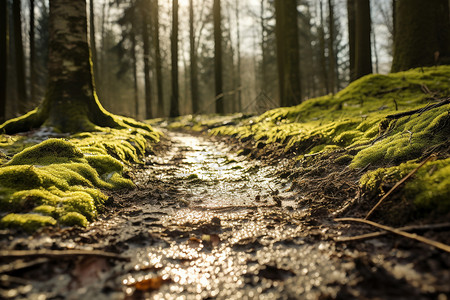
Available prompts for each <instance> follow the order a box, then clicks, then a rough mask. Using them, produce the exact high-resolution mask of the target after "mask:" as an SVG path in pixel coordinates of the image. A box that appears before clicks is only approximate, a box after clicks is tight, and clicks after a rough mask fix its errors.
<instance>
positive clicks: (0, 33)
mask: <svg viewBox="0 0 450 300" xmlns="http://www.w3.org/2000/svg"><path fill="white" fill-rule="evenodd" d="M7 3H8V2H7V1H3V0H2V1H0V123H3V122H4V121H5V120H6V78H7V76H8V74H7V73H8V68H7V62H8V4H7Z"/></svg>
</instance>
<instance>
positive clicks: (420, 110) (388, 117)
mask: <svg viewBox="0 0 450 300" xmlns="http://www.w3.org/2000/svg"><path fill="white" fill-rule="evenodd" d="M439 100H441V101H440V102H438V103H435V104H432V105H427V106H425V107H422V108H419V109H414V110H410V111H405V112H402V113H398V114H393V115H387V116H386V119H399V118H402V117H405V116H410V115H414V114H417V113H423V112H426V111H427V110H430V109H433V108H437V107H440V106H443V105H446V104H449V103H450V98H443V99H439Z"/></svg>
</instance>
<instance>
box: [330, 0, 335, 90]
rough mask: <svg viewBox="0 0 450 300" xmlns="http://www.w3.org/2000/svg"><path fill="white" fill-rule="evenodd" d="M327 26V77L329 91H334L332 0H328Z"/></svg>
mask: <svg viewBox="0 0 450 300" xmlns="http://www.w3.org/2000/svg"><path fill="white" fill-rule="evenodd" d="M328 14H329V15H328V28H329V33H330V36H329V38H328V59H329V64H330V68H329V74H328V75H329V78H330V91H331V93H335V92H336V51H335V49H334V41H335V39H336V34H335V26H334V5H333V2H332V0H328Z"/></svg>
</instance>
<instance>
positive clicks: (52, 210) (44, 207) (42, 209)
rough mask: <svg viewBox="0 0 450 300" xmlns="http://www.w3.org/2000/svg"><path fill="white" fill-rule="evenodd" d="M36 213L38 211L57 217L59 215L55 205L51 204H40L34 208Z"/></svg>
mask: <svg viewBox="0 0 450 300" xmlns="http://www.w3.org/2000/svg"><path fill="white" fill-rule="evenodd" d="M33 212H34V213H38V214H41V215H44V216H51V217H55V216H56V215H57V209H56V207H54V206H50V205H39V206H38V207H36V208H35V209H33Z"/></svg>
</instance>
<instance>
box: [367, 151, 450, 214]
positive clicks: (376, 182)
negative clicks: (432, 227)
mask: <svg viewBox="0 0 450 300" xmlns="http://www.w3.org/2000/svg"><path fill="white" fill-rule="evenodd" d="M417 166H418V163H415V162H413V161H410V162H406V163H402V164H400V165H399V166H395V167H390V168H379V169H377V170H375V171H372V172H369V173H367V174H365V175H364V176H363V177H362V178H361V180H360V185H361V187H362V189H363V190H364V192H365V193H367V194H369V195H372V196H376V195H378V194H381V193H382V192H383V190H384V188H383V187H384V186H388V187H389V186H393V185H394V184H395V183H396V182H398V181H399V180H400V179H402V178H403V177H405V176H406V175H407V174H408V173H409V172H411V171H412V170H414V169H415V168H417ZM448 178H450V159H444V160H438V161H434V162H428V163H426V164H425V165H424V166H423V167H422V168H420V169H419V170H418V172H417V173H416V174H415V175H414V177H413V178H412V179H410V180H409V181H407V182H406V183H405V185H404V186H403V187H401V189H402V190H403V193H402V194H403V195H404V198H405V199H407V201H408V202H410V203H411V204H413V205H414V207H415V209H416V211H417V213H418V214H425V213H427V212H430V211H437V212H438V213H448V212H450V180H448Z"/></svg>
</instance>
